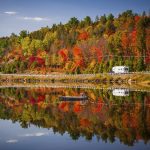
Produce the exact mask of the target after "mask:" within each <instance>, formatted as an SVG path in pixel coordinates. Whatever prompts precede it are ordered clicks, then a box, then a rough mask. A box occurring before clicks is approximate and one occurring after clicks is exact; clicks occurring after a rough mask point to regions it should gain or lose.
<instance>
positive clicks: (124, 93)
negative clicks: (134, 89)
mask: <svg viewBox="0 0 150 150" xmlns="http://www.w3.org/2000/svg"><path fill="white" fill-rule="evenodd" d="M112 94H113V95H114V96H129V89H113V91H112Z"/></svg>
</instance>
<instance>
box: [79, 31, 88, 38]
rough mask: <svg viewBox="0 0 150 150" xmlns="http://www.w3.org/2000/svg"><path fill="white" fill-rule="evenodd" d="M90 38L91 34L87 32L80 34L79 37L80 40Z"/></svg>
mask: <svg viewBox="0 0 150 150" xmlns="http://www.w3.org/2000/svg"><path fill="white" fill-rule="evenodd" d="M88 38H89V34H88V33H87V32H86V31H84V32H82V33H80V34H79V36H78V40H87V39H88Z"/></svg>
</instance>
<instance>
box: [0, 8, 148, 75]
mask: <svg viewBox="0 0 150 150" xmlns="http://www.w3.org/2000/svg"><path fill="white" fill-rule="evenodd" d="M115 65H127V66H129V67H130V71H143V70H150V16H149V15H148V14H146V13H145V12H143V13H142V14H136V13H133V12H132V11H131V10H127V11H125V12H123V13H121V14H119V15H118V16H117V17H114V16H113V15H112V14H109V15H107V16H106V15H103V16H96V18H95V20H94V21H93V20H92V19H91V18H90V17H89V16H86V17H85V18H84V19H83V20H80V21H79V20H78V19H77V18H75V17H73V18H71V19H70V20H69V21H68V22H67V23H66V24H62V23H59V24H57V25H56V24H53V25H52V27H48V26H47V27H43V28H41V29H40V30H37V31H34V32H31V33H29V32H28V31H26V30H23V31H21V32H20V34H19V35H16V34H14V33H12V34H11V36H10V37H1V38H0V72H2V73H41V74H45V73H50V72H61V73H99V72H110V71H111V69H112V67H113V66H115Z"/></svg>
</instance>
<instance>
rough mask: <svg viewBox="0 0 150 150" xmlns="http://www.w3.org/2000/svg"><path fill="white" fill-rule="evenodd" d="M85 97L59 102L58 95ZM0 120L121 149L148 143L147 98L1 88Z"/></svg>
mask: <svg viewBox="0 0 150 150" xmlns="http://www.w3.org/2000/svg"><path fill="white" fill-rule="evenodd" d="M82 92H84V93H86V95H87V96H88V97H89V100H88V101H86V102H84V103H83V102H80V101H74V102H67V101H65V102H64V101H60V100H59V96H61V95H73V96H77V95H80V93H82ZM0 118H1V119H9V120H12V121H13V122H19V123H20V125H21V127H22V128H28V127H30V124H34V125H36V126H38V127H42V128H52V129H53V132H54V133H55V132H59V133H60V134H62V135H63V134H64V133H65V132H68V133H69V134H70V136H71V137H72V139H73V140H77V139H78V138H79V137H81V136H82V137H85V139H87V140H92V138H93V136H96V137H97V139H98V140H100V139H102V140H103V141H105V142H107V141H109V142H112V143H113V142H114V141H115V139H116V138H118V139H119V140H120V142H121V143H124V144H125V145H133V144H134V143H135V142H138V141H139V140H143V141H144V142H145V143H147V142H148V141H149V139H150V94H149V93H140V92H131V93H130V95H129V96H127V97H115V96H113V95H112V92H111V91H107V90H87V89H86V90H85V89H61V88H59V89H53V88H51V89H48V88H35V89H29V88H27V89H26V88H5V89H0Z"/></svg>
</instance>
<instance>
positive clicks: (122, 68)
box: [112, 66, 129, 73]
mask: <svg viewBox="0 0 150 150" xmlns="http://www.w3.org/2000/svg"><path fill="white" fill-rule="evenodd" d="M112 71H113V72H114V73H129V67H127V66H115V67H113V68H112Z"/></svg>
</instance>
